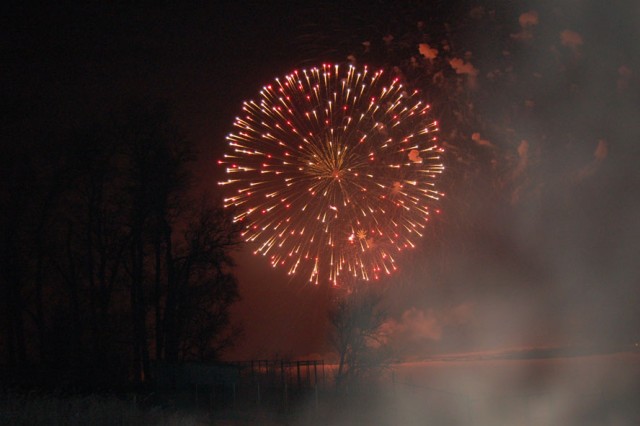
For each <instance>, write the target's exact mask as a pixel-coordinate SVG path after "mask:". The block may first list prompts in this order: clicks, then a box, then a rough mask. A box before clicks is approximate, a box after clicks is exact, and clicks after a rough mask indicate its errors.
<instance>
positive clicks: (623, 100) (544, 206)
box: [336, 0, 640, 425]
mask: <svg viewBox="0 0 640 426" xmlns="http://www.w3.org/2000/svg"><path fill="white" fill-rule="evenodd" d="M552 3H553V4H547V3H543V2H529V3H528V4H527V7H526V8H524V7H523V8H522V10H517V8H514V10H511V11H509V12H510V13H508V12H505V10H498V11H492V8H490V7H486V8H479V7H476V8H474V9H473V10H471V11H470V12H469V11H467V12H465V15H466V16H470V17H471V19H473V22H476V23H478V25H480V24H479V23H484V24H485V25H486V26H485V27H484V28H487V31H490V29H492V28H494V27H495V26H499V25H501V26H503V27H505V28H506V30H505V34H506V37H502V38H501V39H500V40H499V41H498V42H496V46H498V47H496V49H501V50H502V51H503V52H505V53H504V55H503V57H502V58H498V59H496V60H495V61H493V62H490V61H487V60H486V59H485V58H484V57H483V56H482V54H481V52H480V51H473V58H474V59H473V64H472V63H471V60H470V59H469V57H466V56H463V55H459V56H458V57H455V58H454V59H450V60H449V61H448V62H447V63H448V65H449V66H450V67H451V68H452V69H453V71H454V72H455V73H456V77H457V76H462V77H461V78H467V79H473V80H474V89H476V92H477V93H483V91H487V92H490V96H487V97H486V98H484V100H485V102H484V103H482V104H479V103H477V104H475V108H477V109H478V110H481V113H482V114H483V116H484V117H491V118H492V121H491V120H487V121H488V122H489V123H488V124H487V125H486V126H485V127H482V128H477V129H475V130H474V131H472V132H469V133H467V134H468V135H471V137H470V142H471V143H469V144H468V145H469V146H471V147H473V148H475V149H477V151H474V152H480V153H479V154H478V155H477V158H478V161H482V160H483V159H484V158H486V157H487V156H488V155H492V158H495V161H496V162H497V164H496V167H495V168H494V169H491V172H493V171H494V170H497V171H496V172H495V173H496V175H498V174H499V177H498V178H497V179H495V176H492V175H491V174H490V172H486V173H485V174H480V173H479V174H476V175H473V174H472V172H468V174H466V175H465V176H468V175H472V176H473V178H470V181H472V183H471V184H468V185H466V186H465V185H463V184H459V185H457V186H456V187H455V189H456V190H458V192H455V191H452V193H451V194H447V196H448V198H449V200H450V201H449V203H448V204H445V208H444V210H445V214H444V215H443V218H442V221H444V222H446V224H445V226H443V228H445V229H444V230H443V228H439V229H438V230H437V231H434V232H433V234H431V235H429V236H427V237H426V238H425V240H426V241H425V243H424V245H425V247H424V248H423V249H424V251H425V252H426V254H425V255H424V257H423V258H419V256H418V255H415V256H414V257H413V258H412V259H411V261H410V262H409V261H408V262H407V263H410V265H411V268H412V269H413V270H412V271H409V272H406V271H405V272H404V273H403V274H404V275H402V277H401V278H399V279H398V281H401V282H400V284H403V285H399V287H400V288H399V289H398V290H397V292H398V293H402V295H397V296H396V297H397V299H401V300H403V301H404V303H406V305H405V307H404V308H402V309H400V310H399V313H398V314H397V315H396V316H394V317H393V318H392V319H389V320H388V321H387V322H386V323H385V324H384V326H383V330H382V332H383V334H384V336H385V340H384V343H386V344H388V345H390V346H391V347H393V348H394V349H395V350H396V351H397V353H400V354H403V355H404V358H403V359H405V360H406V359H411V360H414V361H415V362H413V363H403V364H401V365H397V366H395V368H394V375H393V377H386V378H384V379H382V380H381V381H382V384H383V385H382V386H381V388H380V390H379V393H377V394H376V395H375V396H371V395H369V396H370V397H371V398H372V400H371V403H370V404H369V405H368V409H369V410H370V411H374V412H375V413H376V414H375V415H373V416H372V417H374V418H376V420H377V423H375V424H408V425H410V424H460V425H467V424H469V425H470V424H473V425H511V424H530V425H634V424H640V409H639V408H638V406H637V401H638V400H640V385H639V383H640V354H639V353H638V349H637V348H638V346H637V344H638V342H639V341H640V334H639V332H638V330H640V327H639V326H640V308H638V306H640V287H639V286H638V283H640V269H639V268H638V266H637V257H638V253H640V245H639V244H640V222H639V221H638V218H639V217H640V193H639V189H640V168H638V165H637V161H638V159H639V158H640V145H639V143H638V141H640V120H638V117H640V107H639V105H640V85H639V81H638V77H637V69H638V66H639V65H640V64H639V61H640V55H638V49H637V40H638V37H640V30H638V28H640V22H638V19H639V18H640V13H639V12H640V6H637V5H635V6H634V5H632V4H631V2H613V3H609V4H604V3H598V2H590V1H580V0H571V1H563V2H552ZM492 12H495V13H493V14H492ZM496 16H501V17H502V18H501V19H505V21H500V22H497V19H498V18H496ZM505 39H506V40H507V41H505ZM467 41H468V40H467ZM435 46H438V47H440V45H437V44H436V43H434V42H432V40H429V44H426V43H423V44H419V45H418V46H417V47H416V49H417V50H418V51H419V53H421V54H422V56H423V57H425V58H426V59H429V60H433V61H437V60H443V59H442V57H446V56H445V55H446V54H447V52H446V51H445V50H444V49H442V50H441V51H440V52H438V53H435V52H432V49H434V47H435ZM458 48H459V45H458ZM465 48H466V47H465ZM438 55H439V56H438ZM462 58H464V59H462ZM443 78H444V77H443ZM495 81H506V82H507V83H506V84H505V85H504V86H498V85H494V82H495ZM493 87H501V88H506V90H510V92H509V95H512V98H509V99H508V101H505V100H504V99H505V98H506V97H507V96H506V95H505V94H504V93H500V92H499V91H497V90H496V91H493V92H491V90H492V88H493ZM505 104H508V108H506V109H508V110H509V111H510V114H504V113H503V111H504V110H505V106H504V105H505ZM504 116H508V117H507V118H503V117H504ZM492 126H493V127H492ZM495 128H498V129H499V131H503V133H499V131H494V132H491V130H492V129H495ZM467 140H468V139H467ZM487 148H490V149H487ZM467 165H469V167H471V166H476V164H474V163H473V162H470V163H467V164H464V165H460V164H457V163H456V164H454V165H453V166H460V167H464V166H467ZM478 168H480V167H478ZM481 170H483V171H486V170H488V169H481ZM452 206H453V207H455V209H454V208H452ZM447 207H449V209H447ZM456 209H457V210H456ZM396 285H397V283H396ZM392 291H393V290H392ZM396 303H397V304H398V305H401V304H402V303H401V302H396ZM406 306H409V307H408V308H407V307H406ZM418 360H421V361H420V362H418ZM381 395H382V396H381ZM380 401H385V403H381V402H380ZM347 417H348V416H347V415H345V416H344V417H340V416H338V419H344V418H347ZM356 417H357V416H356ZM350 419H351V418H350ZM336 423H337V424H341V423H340V422H339V421H336ZM342 424H348V422H344V423H342Z"/></svg>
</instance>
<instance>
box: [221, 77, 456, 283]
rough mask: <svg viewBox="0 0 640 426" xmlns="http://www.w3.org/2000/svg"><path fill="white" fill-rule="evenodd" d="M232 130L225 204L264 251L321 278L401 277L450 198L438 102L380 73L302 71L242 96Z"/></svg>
mask: <svg viewBox="0 0 640 426" xmlns="http://www.w3.org/2000/svg"><path fill="white" fill-rule="evenodd" d="M234 128H235V130H234V131H233V133H231V134H229V135H228V136H227V140H228V142H229V148H230V149H229V153H228V154H226V155H225V156H224V159H223V160H221V161H220V162H219V163H220V164H224V165H226V170H227V173H228V175H229V178H228V179H227V180H226V181H224V182H220V184H221V185H224V186H226V190H227V191H226V193H227V194H228V196H227V198H225V207H231V206H233V207H234V209H235V211H236V215H235V221H240V222H242V223H243V225H244V231H243V233H242V236H243V238H244V239H245V240H246V241H247V242H251V243H254V244H255V247H256V249H255V253H256V254H258V253H260V254H262V255H264V256H269V257H270V259H271V264H272V265H273V266H281V267H285V268H287V270H288V273H289V274H296V273H306V274H307V275H308V277H309V281H311V282H313V283H315V284H317V283H318V282H319V281H320V280H321V279H322V280H324V279H325V278H326V279H328V280H329V281H331V282H332V283H334V284H337V283H338V282H339V281H345V280H347V279H354V278H355V279H359V280H360V279H361V280H370V279H377V278H379V277H380V275H381V274H390V273H392V272H393V271H394V270H396V266H395V259H396V256H397V254H398V253H399V252H401V251H402V250H404V249H407V248H412V247H415V243H416V240H417V239H418V238H420V237H422V235H423V233H424V229H425V226H426V224H427V222H428V221H429V215H430V212H431V210H432V207H433V205H434V204H435V203H437V201H438V199H439V198H440V197H442V196H443V194H442V193H441V192H439V191H438V189H437V188H436V185H435V183H436V180H437V177H438V175H439V174H440V173H442V171H443V170H444V166H443V164H442V161H441V154H442V152H443V149H442V148H441V147H440V146H439V145H438V141H437V138H436V135H435V132H436V131H437V123H436V122H435V121H433V120H432V119H430V118H429V105H427V104H425V103H424V102H422V101H421V100H419V99H418V96H417V92H413V93H408V92H407V91H406V89H405V88H404V87H403V86H402V84H400V82H399V81H398V79H392V78H387V76H386V74H385V73H383V72H382V71H375V72H372V71H370V70H368V69H367V68H366V67H363V68H356V67H354V66H348V67H340V66H338V65H322V66H321V67H319V68H312V69H309V70H301V71H294V72H292V73H291V74H289V75H287V76H286V77H284V78H283V79H276V80H275V82H274V83H272V84H270V85H268V86H265V87H263V89H262V90H261V91H260V94H259V98H258V99H257V100H251V101H248V102H245V103H244V104H243V108H242V115H241V116H239V117H237V118H236V120H235V122H234Z"/></svg>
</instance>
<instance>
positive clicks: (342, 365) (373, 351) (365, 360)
mask: <svg viewBox="0 0 640 426" xmlns="http://www.w3.org/2000/svg"><path fill="white" fill-rule="evenodd" d="M381 305H382V295H381V294H380V293H379V292H377V291H375V290H374V289H372V288H365V287H358V288H356V289H352V290H350V291H349V292H347V293H345V294H344V295H342V296H340V297H338V298H337V299H336V301H335V303H334V305H333V307H332V309H331V311H330V314H329V319H330V323H331V343H332V345H333V347H334V349H335V350H336V352H337V354H338V370H337V371H336V384H337V385H338V386H342V385H345V384H348V383H353V382H354V381H358V380H362V379H366V378H370V377H371V376H372V375H375V374H377V373H379V372H380V371H381V370H382V369H384V368H385V367H386V366H387V365H388V363H389V362H390V359H391V358H390V353H389V351H388V350H387V348H386V346H385V345H384V339H383V338H384V336H383V335H382V333H381V328H382V325H383V324H384V322H385V320H386V319H387V314H386V312H385V311H384V310H383V309H382V306H381Z"/></svg>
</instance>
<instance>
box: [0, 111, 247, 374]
mask: <svg viewBox="0 0 640 426" xmlns="http://www.w3.org/2000/svg"><path fill="white" fill-rule="evenodd" d="M24 113H25V114H28V112H26V111H25V112H24ZM28 125H29V123H28V121H27V122H25V123H24V125H15V126H13V129H12V131H10V132H9V135H8V137H7V138H6V139H5V140H3V141H2V146H1V148H0V306H1V307H0V321H2V322H1V324H2V326H1V328H0V363H1V364H3V365H4V366H5V367H6V369H5V370H6V371H8V372H15V373H19V374H25V372H28V371H43V372H45V373H46V374H50V375H51V377H50V378H52V379H54V378H59V377H64V378H65V380H70V381H79V382H83V381H89V382H91V383H100V382H104V383H113V382H126V381H133V382H143V381H147V380H149V379H150V378H151V376H152V368H151V364H152V362H153V361H166V362H175V361H179V360H181V359H217V358H218V357H219V356H220V354H221V352H222V351H223V350H224V349H225V348H227V347H228V346H229V345H230V344H231V343H232V342H233V340H234V338H235V337H237V335H238V333H239V328H238V327H235V326H233V324H232V322H231V320H230V316H229V308H230V306H231V305H232V304H233V303H234V302H236V301H237V300H238V299H239V295H238V289H237V283H236V280H235V278H234V276H233V274H232V271H231V267H232V263H233V262H232V259H231V257H230V251H231V250H232V249H233V247H234V246H236V245H237V244H238V241H239V240H238V234H237V227H235V226H234V225H233V224H232V222H231V221H230V219H229V216H228V215H227V214H225V212H224V211H222V210H221V208H220V207H218V206H219V203H216V202H215V201H211V200H207V199H204V198H203V197H200V199H199V198H198V197H197V196H194V195H193V194H194V193H195V192H196V191H194V182H193V180H192V179H191V178H190V173H189V172H190V166H191V164H192V162H193V160H194V152H193V150H192V147H191V146H190V144H189V143H188V141H187V140H186V139H185V138H184V137H183V135H182V134H181V132H180V130H179V128H178V127H177V126H176V125H175V124H174V122H173V120H172V117H171V113H170V109H169V108H168V107H167V105H165V104H162V103H156V104H153V105H152V104H150V103H146V104H139V105H135V106H129V107H126V108H120V109H119V110H118V111H116V112H113V113H110V114H109V115H108V117H106V118H103V119H100V120H98V121H94V122H92V123H91V124H89V125H83V126H78V125H75V126H73V130H72V131H70V132H69V131H67V132H65V133H64V134H63V135H62V136H60V135H54V134H52V133H51V134H46V132H34V134H32V135H21V132H22V131H25V132H28V130H27V128H28ZM21 136H25V137H24V139H23V138H21ZM54 371H55V372H56V373H55V374H53V373H52V372H54ZM42 379H45V377H43V378H42Z"/></svg>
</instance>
